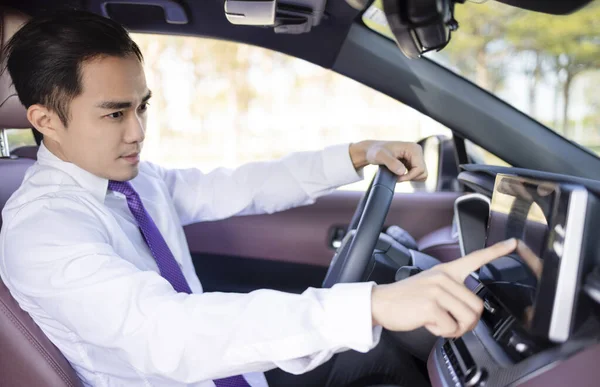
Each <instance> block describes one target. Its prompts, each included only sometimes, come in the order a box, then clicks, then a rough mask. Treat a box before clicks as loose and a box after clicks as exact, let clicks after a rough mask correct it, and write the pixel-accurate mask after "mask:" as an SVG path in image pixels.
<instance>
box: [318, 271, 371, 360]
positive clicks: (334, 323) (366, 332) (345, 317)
mask: <svg viewBox="0 0 600 387" xmlns="http://www.w3.org/2000/svg"><path fill="white" fill-rule="evenodd" d="M374 285H375V283H374V282H367V283H344V284H337V285H335V286H333V287H332V288H331V289H330V290H329V292H328V294H327V296H326V297H325V298H324V300H323V306H324V308H323V309H324V310H325V313H326V316H327V317H326V321H327V331H328V332H327V335H326V337H327V338H328V339H329V340H331V342H332V344H333V346H334V347H346V348H350V349H353V350H355V351H358V352H363V353H364V352H368V351H369V350H371V349H372V348H374V347H375V346H376V345H377V344H378V343H379V338H380V336H381V330H382V327H381V326H373V317H372V312H371V293H372V291H373V286H374Z"/></svg>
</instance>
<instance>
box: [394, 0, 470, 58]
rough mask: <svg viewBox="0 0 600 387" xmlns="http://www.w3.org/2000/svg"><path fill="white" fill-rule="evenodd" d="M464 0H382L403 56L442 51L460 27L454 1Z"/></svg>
mask: <svg viewBox="0 0 600 387" xmlns="http://www.w3.org/2000/svg"><path fill="white" fill-rule="evenodd" d="M464 1H465V0H383V11H384V12H385V15H386V18H387V21H388V24H389V26H390V29H391V30H392V32H393V33H394V37H395V38H396V43H397V44H398V47H399V48H400V50H401V51H402V53H403V54H404V55H406V56H407V57H409V58H418V57H420V56H421V55H423V54H424V53H426V52H428V51H434V50H436V51H439V50H441V49H442V48H444V47H446V45H447V44H448V43H449V42H450V34H451V32H452V31H455V30H457V29H458V22H457V21H456V20H455V19H454V4H455V3H457V2H458V3H464Z"/></svg>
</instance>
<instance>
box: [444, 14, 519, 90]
mask: <svg viewBox="0 0 600 387" xmlns="http://www.w3.org/2000/svg"><path fill="white" fill-rule="evenodd" d="M522 12H523V11H521V10H519V9H517V8H513V7H506V6H504V5H503V4H498V3H486V4H484V5H481V4H472V3H465V4H464V5H458V6H456V9H455V18H456V20H458V22H459V24H460V27H459V29H458V31H457V32H455V33H453V34H452V40H451V42H450V44H449V45H448V47H447V48H446V49H445V54H446V55H447V56H448V58H449V59H450V61H451V63H452V64H453V65H455V66H456V67H457V68H458V69H459V70H460V71H461V73H462V74H463V75H465V76H466V77H467V78H469V79H471V80H473V81H474V82H475V83H477V84H478V85H479V86H481V87H483V88H485V89H487V90H490V91H492V92H495V91H497V90H498V89H499V88H501V87H502V84H503V82H504V78H505V75H506V72H505V68H506V66H505V61H506V60H507V59H508V54H509V50H508V47H507V46H506V44H505V43H504V40H503V39H504V37H505V35H506V33H507V29H508V23H507V22H506V21H507V20H510V19H511V18H514V17H516V15H518V14H520V13H522Z"/></svg>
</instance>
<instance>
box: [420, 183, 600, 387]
mask: <svg viewBox="0 0 600 387" xmlns="http://www.w3.org/2000/svg"><path fill="white" fill-rule="evenodd" d="M599 203H600V202H599V201H598V199H597V198H596V196H595V194H593V193H592V192H590V191H588V190H587V189H586V188H585V187H583V186H578V185H571V184H562V183H555V182H544V181H536V180H532V179H526V178H521V177H516V176H511V175H501V174H500V175H498V176H497V178H496V183H495V186H494V192H493V195H492V199H491V204H490V211H489V217H488V218H487V230H486V241H485V244H486V245H492V244H494V243H495V242H498V241H501V240H504V239H509V238H517V239H518V240H519V247H518V249H517V251H516V252H515V253H513V254H511V255H509V256H506V257H502V258H499V259H497V260H495V261H493V262H492V263H490V264H488V265H486V266H484V267H482V268H481V269H480V271H479V273H475V275H476V276H477V277H478V283H477V286H476V288H475V289H474V291H475V293H476V294H477V295H478V296H479V297H480V298H481V299H482V300H483V301H484V311H483V314H482V317H481V320H480V322H479V324H478V325H477V327H476V328H475V329H474V330H473V331H472V332H468V333H467V334H465V335H464V336H462V337H460V338H457V339H451V340H438V342H437V343H436V345H435V347H434V349H433V351H432V352H431V354H430V357H429V362H428V369H429V374H430V379H431V381H432V384H433V385H434V386H455V387H460V386H469V387H471V386H483V385H485V386H507V385H520V384H522V383H526V382H528V383H531V382H532V381H534V380H535V378H536V377H537V376H539V375H541V374H543V373H544V372H546V371H547V370H549V369H551V368H553V367H556V366H557V365H559V364H561V362H564V361H566V360H567V359H569V358H570V357H572V356H573V355H574V354H576V353H578V352H580V351H583V350H585V349H586V348H590V347H593V346H594V345H597V343H598V338H599V337H600V323H599V320H598V319H597V317H596V313H597V310H596V308H597V304H596V303H595V302H594V297H590V296H589V295H588V294H586V292H584V291H583V290H584V286H583V285H584V283H585V281H586V278H587V276H588V274H589V273H591V272H592V271H593V269H594V268H595V267H596V266H597V264H598V261H599V259H600V254H599V248H600V243H599V242H598V239H599V238H598V237H596V235H597V234H598V232H597V231H598V230H599V228H598V226H599V225H600V224H599V222H598V219H600V204H599ZM589 294H592V293H589ZM598 373H599V377H600V371H599V372H598ZM599 380H600V379H599ZM595 382H596V381H594V383H595ZM534 385H535V384H534ZM592 385H596V384H592ZM597 385H600V382H598V383H597Z"/></svg>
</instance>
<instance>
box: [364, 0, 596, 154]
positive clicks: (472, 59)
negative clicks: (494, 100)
mask: <svg viewBox="0 0 600 387" xmlns="http://www.w3.org/2000/svg"><path fill="white" fill-rule="evenodd" d="M382 9H383V7H382V5H381V0H376V1H375V3H373V5H372V6H371V7H370V8H369V9H368V10H367V11H366V12H365V14H364V15H363V21H364V23H365V24H366V25H367V26H368V27H369V28H371V29H373V30H375V31H377V32H379V33H381V34H383V35H385V36H387V37H389V38H393V35H392V33H391V31H390V29H389V27H388V26H387V22H386V19H385V15H384V14H383V11H382ZM455 17H456V20H458V22H459V25H460V28H459V29H458V31H457V32H455V33H453V34H452V39H451V41H450V44H449V45H448V46H447V47H446V48H445V49H444V50H442V51H441V52H435V53H428V54H426V55H425V56H426V57H427V58H429V59H431V60H433V61H435V62H437V63H439V64H441V65H443V66H445V67H447V68H449V69H451V70H452V71H454V72H456V73H457V74H460V75H461V76H463V77H465V78H467V79H469V80H470V81H472V82H474V83H475V84H477V85H479V86H480V87H482V88H484V89H486V90H487V91H489V92H490V93H492V94H494V95H496V96H498V97H499V98H501V99H502V100H504V101H506V102H507V103H509V104H511V105H513V106H514V107H516V108H517V109H519V110H521V111H522V112H524V113H526V114H528V115H530V116H531V117H533V118H535V119H536V120H538V121H539V122H541V123H543V124H544V125H546V126H547V127H549V128H551V129H553V130H554V131H556V132H557V133H559V134H561V135H562V136H564V137H566V138H568V139H570V140H572V141H574V142H576V143H578V144H579V145H581V146H583V147H585V148H587V149H589V150H591V151H593V152H595V153H596V154H600V22H599V21H600V2H599V1H595V2H593V3H592V4H590V5H588V6H587V7H585V8H583V9H581V10H579V11H578V12H576V13H573V14H571V15H567V16H556V15H546V14H541V13H536V12H531V11H526V10H521V9H518V8H514V7H511V6H508V5H505V4H502V3H498V2H495V1H489V2H487V3H483V4H476V3H469V2H467V3H465V4H458V5H456V7H455Z"/></svg>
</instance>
